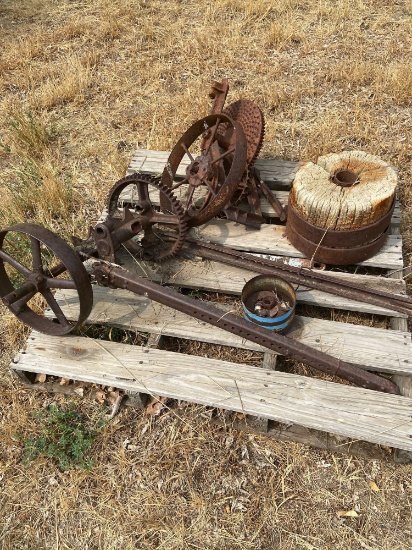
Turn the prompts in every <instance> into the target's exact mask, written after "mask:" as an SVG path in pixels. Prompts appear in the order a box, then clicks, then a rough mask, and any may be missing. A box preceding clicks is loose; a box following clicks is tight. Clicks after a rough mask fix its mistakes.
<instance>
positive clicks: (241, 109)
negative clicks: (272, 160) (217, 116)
mask: <svg viewBox="0 0 412 550" xmlns="http://www.w3.org/2000/svg"><path fill="white" fill-rule="evenodd" d="M222 114H224V115H226V116H228V117H229V118H231V119H232V120H234V121H237V122H239V123H240V124H241V126H242V128H243V131H244V133H245V136H246V141H247V164H248V167H249V168H250V167H251V166H252V165H253V163H254V162H255V160H256V159H257V157H258V155H259V152H260V150H261V148H262V145H263V139H264V136H265V119H264V117H263V113H262V111H261V110H260V109H259V107H258V106H257V105H256V103H254V102H253V101H250V100H248V99H240V100H238V101H235V102H234V103H231V104H230V105H228V106H227V107H226V108H225V109H224V110H223V111H222Z"/></svg>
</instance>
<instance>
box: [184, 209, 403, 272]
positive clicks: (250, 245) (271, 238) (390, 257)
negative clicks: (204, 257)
mask: <svg viewBox="0 0 412 550" xmlns="http://www.w3.org/2000/svg"><path fill="white" fill-rule="evenodd" d="M190 234H191V236H192V237H194V238H196V239H199V240H203V241H207V242H211V243H214V244H220V245H224V246H227V247H230V248H234V249H236V250H245V251H253V252H258V253H261V254H277V255H279V256H294V257H297V258H302V257H304V255H303V254H301V253H300V252H299V251H298V250H296V248H295V247H294V246H292V245H291V244H290V242H289V241H288V239H287V238H286V236H285V228H284V227H283V226H280V225H270V224H264V225H262V227H261V229H260V230H256V229H252V228H250V227H245V226H243V225H241V224H236V223H233V222H230V221H228V220H216V219H213V220H210V221H209V222H208V223H206V224H205V225H203V226H201V227H196V228H193V229H192V230H191V232H190ZM359 265H362V266H367V267H380V268H384V269H399V268H401V267H402V266H403V258H402V238H401V236H400V235H389V236H388V237H387V239H386V242H385V244H384V246H383V247H382V248H381V250H380V251H379V252H378V253H377V254H375V256H373V257H372V258H369V260H365V261H364V262H362V263H360V264H359Z"/></svg>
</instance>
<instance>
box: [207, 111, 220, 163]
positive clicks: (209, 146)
mask: <svg viewBox="0 0 412 550" xmlns="http://www.w3.org/2000/svg"><path fill="white" fill-rule="evenodd" d="M219 124H220V117H218V118H217V119H216V124H215V126H214V127H213V131H212V135H211V136H210V138H209V143H208V146H207V149H206V151H205V153H204V154H205V155H208V154H209V151H210V148H211V146H212V143H213V141H214V139H215V135H216V132H217V128H218V126H219Z"/></svg>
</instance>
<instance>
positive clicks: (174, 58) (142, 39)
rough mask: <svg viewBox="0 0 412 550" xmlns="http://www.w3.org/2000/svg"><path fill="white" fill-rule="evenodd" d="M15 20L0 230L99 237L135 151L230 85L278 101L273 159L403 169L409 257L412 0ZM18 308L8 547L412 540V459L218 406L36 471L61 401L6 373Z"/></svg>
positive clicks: (111, 11) (2, 425) (144, 423)
mask: <svg viewBox="0 0 412 550" xmlns="http://www.w3.org/2000/svg"><path fill="white" fill-rule="evenodd" d="M0 28H1V35H0V36H1V38H0V92H1V96H0V140H1V141H0V143H1V145H2V147H0V167H1V170H2V171H1V173H2V177H1V181H0V192H1V197H2V201H1V204H0V218H1V226H5V225H7V224H9V223H14V222H17V221H21V220H27V221H36V222H38V223H41V224H44V225H46V226H48V227H49V228H50V229H52V230H54V231H57V232H58V233H59V234H61V235H63V236H66V237H68V236H69V235H70V234H72V233H81V234H83V235H85V233H86V231H87V226H88V224H89V223H93V221H95V220H96V219H97V218H98V216H99V212H100V210H101V207H102V205H103V201H104V198H105V193H106V192H107V190H108V189H109V187H110V186H111V185H112V184H113V182H114V181H115V180H116V179H117V178H119V177H122V176H123V175H124V173H125V169H126V167H127V165H128V162H129V160H130V157H131V154H132V152H133V150H134V148H135V147H136V145H138V146H139V147H146V148H151V149H169V148H170V147H171V146H172V145H173V144H174V143H175V141H176V139H177V137H178V136H179V134H180V133H181V132H183V131H184V130H185V129H186V128H187V126H188V125H189V124H190V123H191V122H193V121H194V120H195V119H196V118H198V117H199V116H200V115H203V114H204V113H206V112H207V109H208V101H207V90H208V86H209V83H210V80H212V79H219V78H221V77H223V76H227V77H228V78H229V82H230V84H231V92H230V100H231V101H234V100H236V99H238V98H241V97H245V98H246V97H247V98H249V99H252V100H254V101H256V102H257V103H258V104H259V106H260V107H261V108H262V110H263V112H264V115H265V119H266V122H267V130H266V139H265V144H264V148H263V151H262V155H263V156H270V157H273V156H274V157H279V158H285V159H292V160H297V159H306V160H316V158H317V156H319V155H322V154H325V153H330V152H339V151H341V150H345V149H346V150H347V149H353V148H360V149H364V150H366V151H368V152H370V153H372V154H376V155H378V156H380V157H382V158H383V159H384V160H386V161H388V162H389V163H391V164H393V165H394V166H396V167H397V168H398V169H399V178H400V190H399V193H400V197H401V200H402V203H403V226H402V231H403V234H404V243H405V250H404V252H405V258H406V261H407V262H409V257H410V253H411V250H412V240H411V235H410V233H411V229H410V228H411V222H412V192H411V184H410V181H411V176H412V168H411V166H412V153H411V151H412V149H411V141H412V129H411V128H412V125H411V110H410V109H411V103H412V86H411V83H412V73H411V50H410V36H411V30H412V7H411V5H410V3H405V2H401V1H400V0H399V1H395V0H392V1H390V2H383V1H382V0H377V1H372V0H367V1H364V0H356V1H354V2H346V1H344V0H338V1H334V2H332V1H331V0H325V1H323V2H316V1H315V0H303V1H297V0H279V1H278V2H273V1H271V0H254V1H241V0H216V1H215V2H206V1H204V0H199V1H198V2H182V1H179V0H171V1H169V2H163V1H162V2H161V1H160V0H152V1H150V2H149V1H144V0H122V1H121V2H120V1H118V0H92V1H90V2H69V1H66V0H61V1H60V2H55V3H51V2H49V1H47V2H46V0H35V1H30V2H28V1H27V0H22V1H20V2H14V1H12V0H5V1H3V2H2V3H1V5H0ZM26 113H30V114H31V115H32V117H33V121H34V122H35V130H33V128H32V129H31V130H30V125H27V114H26ZM10 121H12V122H13V121H14V122H16V121H17V122H18V121H20V125H21V128H20V130H21V132H20V133H19V132H16V127H15V126H14V127H13V125H10ZM51 129H53V130H54V131H53V132H52V133H51V134H50V132H51ZM19 186H20V187H19ZM21 189H24V191H25V192H24V193H20V190H21ZM1 315H2V317H1V323H0V349H1V352H2V364H1V381H2V386H1V388H2V389H0V486H1V491H0V509H1V510H2V512H1V516H0V541H1V542H0V546H1V548H4V549H5V550H9V549H13V550H14V549H16V548H22V549H23V548H30V549H32V548H39V549H43V548H44V549H46V548H47V549H49V548H102V549H103V548H104V549H109V548H119V547H120V546H121V547H123V548H127V549H128V548H130V549H131V548H170V549H171V548H173V549H183V548H202V549H203V548H207V549H209V548H210V549H213V548H216V549H217V548H219V549H226V548H227V549H232V548H245V549H246V548H254V549H255V548H256V549H257V548H261V549H272V548H307V549H317V548H319V549H325V548H342V549H343V548H344V549H345V550H346V549H349V548H353V549H358V548H366V549H374V550H378V549H381V548H388V549H389V548H391V549H403V548H405V549H406V548H410V546H411V538H412V526H411V523H410V518H411V500H410V499H411V467H410V466H395V465H393V464H381V463H378V462H374V461H366V460H358V459H351V458H348V457H343V456H337V455H331V454H329V453H326V452H317V451H315V450H311V449H308V448H305V447H304V446H301V445H295V444H292V443H281V442H275V441H271V440H269V439H267V438H264V437H260V436H256V435H248V434H245V433H240V432H237V431H235V430H233V429H232V428H231V426H230V424H229V425H227V426H226V428H225V429H224V428H217V427H211V424H210V422H209V416H208V415H209V414H210V413H209V412H208V410H206V409H204V408H202V407H195V406H188V407H186V408H185V409H184V412H181V413H180V414H179V415H177V414H176V413H171V412H167V413H166V414H163V415H162V416H160V417H159V418H157V419H150V418H147V417H145V416H144V414H142V413H140V412H136V411H132V410H125V411H122V412H121V413H120V415H119V416H118V417H117V418H116V419H115V421H114V422H113V423H111V424H109V425H108V426H107V427H106V429H105V430H103V431H102V432H101V433H100V435H99V439H98V441H97V442H96V444H95V446H94V449H93V453H92V455H93V458H94V460H95V464H96V465H95V467H94V469H93V470H92V472H91V473H85V472H81V471H71V472H69V473H66V474H62V473H60V472H59V471H58V470H57V469H56V467H55V466H54V465H53V463H51V462H50V461H48V460H46V459H42V460H37V461H35V463H34V464H33V465H32V466H30V467H25V466H23V465H22V464H21V462H20V459H21V454H22V449H21V445H20V444H19V443H18V442H17V441H15V440H14V439H13V436H14V434H15V433H17V432H21V433H22V434H23V435H24V436H25V437H28V436H29V435H33V434H36V430H37V427H36V425H35V423H34V421H33V418H32V417H31V414H30V413H31V411H33V410H40V409H41V408H42V406H43V405H46V406H47V405H48V404H49V403H50V402H51V401H52V400H53V401H57V402H58V403H61V404H62V405H64V398H63V397H59V396H53V397H44V396H41V395H36V394H33V393H29V392H26V391H23V390H21V389H20V387H19V384H18V383H17V382H16V381H15V380H14V379H13V378H12V377H11V374H10V372H9V369H8V364H9V360H10V358H11V357H12V355H13V353H14V352H15V351H16V350H17V349H18V347H19V346H20V345H21V344H22V342H23V341H24V337H25V330H24V329H22V328H21V326H20V325H19V324H18V323H16V322H15V321H14V319H13V318H12V317H11V316H10V315H8V314H7V313H6V312H5V311H4V310H3V309H1ZM348 320H352V317H351V318H350V319H349V318H348ZM200 351H201V352H202V353H205V350H200ZM220 351H221V352H222V350H220ZM206 353H207V351H206ZM219 353H220V352H219ZM78 406H79V407H81V408H82V409H83V410H84V411H85V412H86V413H87V414H88V415H90V416H93V415H96V414H97V413H96V410H97V409H96V405H95V404H93V403H87V402H79V403H78ZM126 441H128V443H126ZM370 481H374V482H375V483H376V484H377V486H378V487H379V489H380V490H379V492H375V491H373V490H372V489H371V486H370V484H369V482H370ZM340 510H345V511H350V510H355V511H356V512H357V514H358V517H356V518H350V517H347V518H345V519H342V518H340V519H339V518H338V516H337V512H338V511H340Z"/></svg>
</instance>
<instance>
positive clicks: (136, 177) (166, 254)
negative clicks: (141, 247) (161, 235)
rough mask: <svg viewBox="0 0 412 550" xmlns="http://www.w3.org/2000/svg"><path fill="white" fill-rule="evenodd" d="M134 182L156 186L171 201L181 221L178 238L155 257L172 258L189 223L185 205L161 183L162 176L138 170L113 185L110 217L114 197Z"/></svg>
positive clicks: (110, 197)
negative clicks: (158, 176)
mask: <svg viewBox="0 0 412 550" xmlns="http://www.w3.org/2000/svg"><path fill="white" fill-rule="evenodd" d="M133 183H145V184H146V185H147V186H149V185H151V186H153V187H156V188H157V189H158V190H159V192H160V193H163V195H164V196H165V197H166V199H167V200H168V201H169V203H170V205H171V210H172V212H173V213H174V214H175V215H176V216H177V217H178V219H179V222H178V236H177V239H176V240H175V242H174V243H173V244H172V245H171V246H170V248H169V249H168V250H165V251H163V252H161V253H159V254H158V256H157V257H156V258H154V259H155V261H157V262H162V261H164V260H167V259H169V258H172V257H173V256H175V255H176V254H177V253H178V252H179V250H180V249H181V248H182V246H183V244H184V242H185V238H186V234H187V232H188V230H189V227H188V225H187V220H186V214H185V211H184V208H183V206H182V205H181V204H180V202H179V201H178V199H177V198H176V197H175V195H174V194H173V192H172V191H171V190H170V189H169V188H168V187H167V185H164V184H163V183H161V181H160V178H157V177H155V176H151V175H149V174H140V173H139V172H136V173H134V174H131V175H130V176H126V177H124V178H122V179H121V180H119V181H118V182H117V183H115V184H114V185H113V187H112V188H111V189H110V191H109V194H108V198H107V201H106V208H107V212H108V217H109V216H110V215H111V211H112V210H113V201H114V199H116V202H117V199H118V198H119V196H120V193H121V192H122V191H123V189H124V188H125V187H127V186H128V185H131V184H133Z"/></svg>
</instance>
